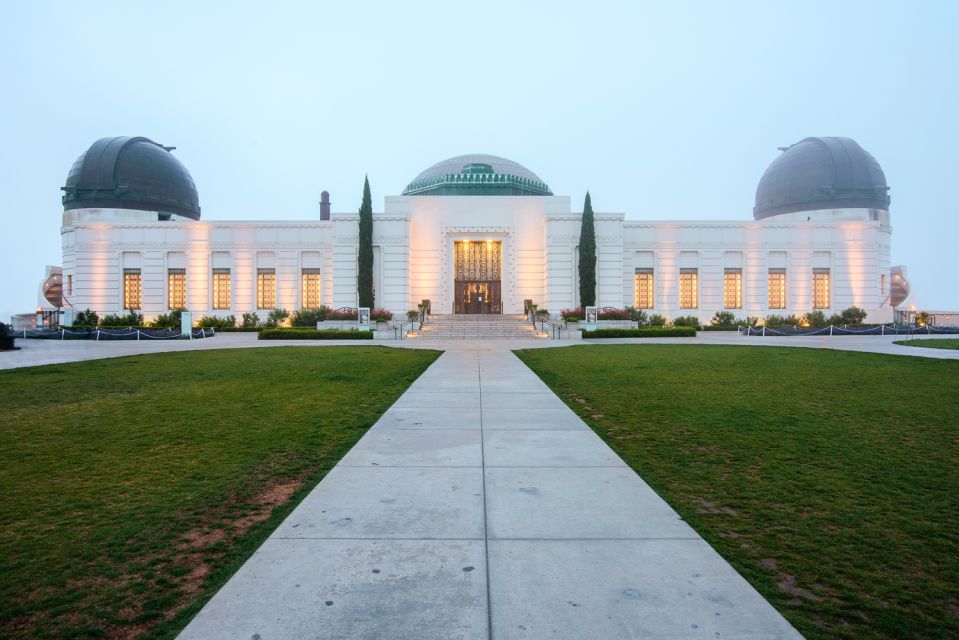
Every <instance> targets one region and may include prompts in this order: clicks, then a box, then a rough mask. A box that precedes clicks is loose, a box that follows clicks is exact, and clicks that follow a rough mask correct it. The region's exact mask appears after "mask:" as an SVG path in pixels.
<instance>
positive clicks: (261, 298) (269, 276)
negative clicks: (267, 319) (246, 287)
mask: <svg viewBox="0 0 959 640" xmlns="http://www.w3.org/2000/svg"><path fill="white" fill-rule="evenodd" d="M256 308H257V309H275V308H276V270H275V269H257V270H256Z"/></svg>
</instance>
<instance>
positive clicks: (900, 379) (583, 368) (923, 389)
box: [517, 345, 959, 640]
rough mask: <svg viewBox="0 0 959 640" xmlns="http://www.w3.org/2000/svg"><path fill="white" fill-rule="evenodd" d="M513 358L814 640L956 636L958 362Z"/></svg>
mask: <svg viewBox="0 0 959 640" xmlns="http://www.w3.org/2000/svg"><path fill="white" fill-rule="evenodd" d="M517 355H519V357H520V358H521V359H522V360H523V361H524V362H525V363H527V364H528V365H529V366H530V367H531V368H532V369H533V370H534V371H535V372H537V373H538V374H539V375H540V377H541V378H542V379H543V380H544V381H545V382H546V383H547V384H548V385H549V386H550V387H552V388H553V390H554V391H556V392H557V393H558V394H559V395H560V396H561V397H562V398H563V399H564V400H565V401H566V402H567V403H568V404H569V405H570V406H571V407H573V409H574V410H575V411H576V412H577V413H578V414H579V415H580V416H582V418H583V419H584V420H585V421H586V422H587V423H588V424H590V425H591V426H592V427H593V429H595V430H596V432H597V433H598V434H599V435H600V436H601V437H603V439H605V440H606V442H607V443H609V445H610V446H611V447H613V449H615V450H616V452H617V453H619V455H621V456H622V457H623V458H624V459H625V460H626V461H627V462H628V463H629V464H630V465H631V466H632V467H633V468H634V469H635V470H636V471H637V472H638V473H639V474H640V475H641V476H642V477H643V478H644V479H645V480H646V481H647V482H648V483H649V484H650V485H651V486H652V487H653V488H654V489H655V490H656V491H657V492H659V494H660V495H661V496H663V498H665V499H666V501H667V502H669V503H670V505H672V506H673V507H674V508H675V509H676V510H677V511H679V513H680V514H681V515H682V516H683V517H684V518H685V519H686V520H687V521H688V522H689V523H690V524H691V525H692V526H693V527H694V528H695V529H696V531H698V532H699V533H700V534H701V535H702V536H703V537H704V538H706V540H707V541H708V542H709V543H710V544H712V545H713V546H714V547H715V548H716V549H717V550H718V551H719V552H720V553H721V554H722V555H723V556H724V557H725V558H726V559H727V560H729V561H730V562H731V563H732V564H733V566H734V567H736V569H737V570H738V571H739V572H740V573H741V574H742V575H743V576H745V577H746V579H747V580H749V581H750V582H751V583H752V584H753V586H754V587H756V588H757V589H758V590H759V591H760V593H762V594H763V595H764V596H765V597H766V598H768V599H769V600H770V601H771V602H772V604H773V605H774V606H775V607H776V608H777V609H778V610H779V611H781V612H782V613H783V614H784V615H785V616H786V617H787V618H788V619H789V621H790V622H792V623H793V624H794V625H795V626H796V627H797V628H798V629H799V631H800V632H801V633H803V634H804V635H805V636H806V637H807V638H810V639H821V640H826V639H832V638H856V639H862V638H889V639H892V638H896V639H903V638H916V639H919V638H922V639H928V638H959V362H955V361H946V360H933V359H925V358H914V357H899V356H885V355H876V354H868V353H852V352H843V351H831V350H816V349H795V348H775V347H726V346H698V345H628V346H627V345H602V346H581V347H570V348H564V349H531V350H526V351H519V352H517Z"/></svg>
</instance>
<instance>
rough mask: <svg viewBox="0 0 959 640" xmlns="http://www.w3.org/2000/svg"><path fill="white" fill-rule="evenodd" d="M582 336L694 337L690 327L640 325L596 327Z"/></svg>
mask: <svg viewBox="0 0 959 640" xmlns="http://www.w3.org/2000/svg"><path fill="white" fill-rule="evenodd" d="M583 337H584V338H694V337H696V330H695V329H693V328H692V327H640V328H639V329H596V330H595V331H583Z"/></svg>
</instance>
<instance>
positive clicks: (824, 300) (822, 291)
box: [812, 269, 829, 309]
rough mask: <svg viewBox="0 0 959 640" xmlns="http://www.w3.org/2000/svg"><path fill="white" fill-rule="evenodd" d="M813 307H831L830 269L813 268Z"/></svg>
mask: <svg viewBox="0 0 959 640" xmlns="http://www.w3.org/2000/svg"><path fill="white" fill-rule="evenodd" d="M812 306H813V309H828V308H829V269H813V270H812Z"/></svg>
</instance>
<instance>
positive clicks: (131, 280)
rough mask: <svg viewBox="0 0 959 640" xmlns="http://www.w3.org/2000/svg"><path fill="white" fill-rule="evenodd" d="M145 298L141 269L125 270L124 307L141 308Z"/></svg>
mask: <svg viewBox="0 0 959 640" xmlns="http://www.w3.org/2000/svg"><path fill="white" fill-rule="evenodd" d="M142 299H143V281H142V279H141V276H140V270H139V269H124V270H123V308H124V309H139V308H140V304H141V301H142Z"/></svg>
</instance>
